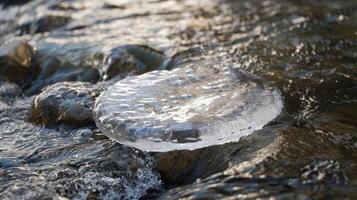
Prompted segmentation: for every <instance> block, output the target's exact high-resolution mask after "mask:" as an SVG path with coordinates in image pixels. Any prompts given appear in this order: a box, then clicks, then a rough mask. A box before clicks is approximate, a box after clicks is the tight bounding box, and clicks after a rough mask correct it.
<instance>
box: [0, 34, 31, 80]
mask: <svg viewBox="0 0 357 200" xmlns="http://www.w3.org/2000/svg"><path fill="white" fill-rule="evenodd" d="M35 71H36V66H35V64H34V49H33V48H32V47H31V46H30V45H29V44H28V43H27V42H24V41H13V42H11V43H8V44H5V45H3V46H1V47H0V78H1V79H2V80H5V81H10V82H15V83H16V84H18V85H20V86H23V85H25V84H26V83H29V82H30V81H31V80H32V78H33V76H34V75H35Z"/></svg>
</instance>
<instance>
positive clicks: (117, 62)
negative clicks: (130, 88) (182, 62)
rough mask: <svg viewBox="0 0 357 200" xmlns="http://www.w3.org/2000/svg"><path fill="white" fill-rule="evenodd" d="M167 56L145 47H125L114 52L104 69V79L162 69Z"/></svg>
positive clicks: (120, 47)
mask: <svg viewBox="0 0 357 200" xmlns="http://www.w3.org/2000/svg"><path fill="white" fill-rule="evenodd" d="M166 59H167V58H166V56H165V55H164V54H163V53H162V52H161V51H158V50H155V49H153V48H150V47H148V46H145V45H124V46H119V47H117V48H115V49H113V50H112V53H111V54H110V56H109V57H108V59H107V61H106V66H105V67H104V69H103V79H104V80H107V79H111V78H113V77H115V76H120V77H125V76H127V75H129V74H142V73H145V72H148V71H152V70H155V69H160V68H162V65H163V64H164V62H165V61H166Z"/></svg>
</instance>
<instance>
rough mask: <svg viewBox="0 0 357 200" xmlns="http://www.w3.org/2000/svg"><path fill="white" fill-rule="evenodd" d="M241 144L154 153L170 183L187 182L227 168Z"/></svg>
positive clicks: (162, 175)
mask: <svg viewBox="0 0 357 200" xmlns="http://www.w3.org/2000/svg"><path fill="white" fill-rule="evenodd" d="M239 148H241V147H240V145H237V144H236V143H228V144H224V145H219V146H211V147H206V148H203V149H197V150H194V151H189V150H176V151H170V152H165V153H153V154H154V157H155V159H156V160H157V170H158V172H159V173H160V174H161V177H162V179H163V180H164V182H165V183H166V184H168V185H171V184H187V183H192V182H194V181H195V180H196V179H197V178H205V177H207V176H209V175H211V174H213V173H216V172H219V171H221V170H223V169H225V168H227V166H228V163H229V161H230V159H231V155H232V154H233V153H234V152H235V151H237V150H239Z"/></svg>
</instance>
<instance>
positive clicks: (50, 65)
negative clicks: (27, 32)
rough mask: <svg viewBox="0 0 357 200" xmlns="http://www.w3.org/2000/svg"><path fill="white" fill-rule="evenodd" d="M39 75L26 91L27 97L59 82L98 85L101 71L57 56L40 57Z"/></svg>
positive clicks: (38, 58) (38, 57)
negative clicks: (77, 64) (74, 63)
mask: <svg viewBox="0 0 357 200" xmlns="http://www.w3.org/2000/svg"><path fill="white" fill-rule="evenodd" d="M37 60H38V62H39V75H38V76H37V77H36V79H35V80H34V81H33V82H32V84H31V86H30V87H29V88H28V89H27V90H26V91H25V94H26V95H34V94H38V93H39V92H40V91H41V89H42V88H44V87H46V86H48V85H52V84H55V83H58V82H65V81H81V82H90V83H96V82H97V81H98V80H99V71H98V70H97V69H95V68H93V67H89V66H76V65H73V64H71V63H68V62H65V61H62V60H61V59H59V58H57V57H55V56H45V55H38V56H37Z"/></svg>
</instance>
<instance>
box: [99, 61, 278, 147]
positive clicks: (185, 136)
mask: <svg viewBox="0 0 357 200" xmlns="http://www.w3.org/2000/svg"><path fill="white" fill-rule="evenodd" d="M282 107H283V104H282V100H281V96H280V93H279V92H278V91H277V90H276V89H274V88H271V87H269V86H268V85H266V84H264V83H263V82H262V81H261V80H260V79H259V78H257V77H255V76H253V75H250V74H248V73H246V72H244V71H242V70H240V69H237V68H235V67H234V66H225V67H215V66H206V65H196V66H193V65H188V66H185V67H181V68H176V69H173V70H171V71H166V70H157V71H152V72H149V73H146V74H143V75H139V76H132V77H127V78H126V79H123V80H121V81H119V82H117V83H116V84H114V85H112V86H111V87H109V88H108V89H107V90H106V91H104V92H103V93H102V94H101V95H100V96H99V97H98V98H97V100H96V104H95V109H94V118H95V120H96V124H97V125H98V127H99V128H100V129H101V130H102V131H103V133H104V134H105V135H107V136H108V137H110V138H113V139H114V140H116V141H118V142H119V143H122V144H124V145H129V146H132V147H135V148H138V149H141V150H144V151H156V152H165V151H171V150H176V149H189V150H193V149H197V148H202V147H206V146H211V145H217V144H223V143H227V142H234V141H238V140H239V138H241V137H242V136H245V135H248V134H250V133H252V132H253V131H255V130H258V129H261V128H262V127H263V126H264V125H266V124H267V123H268V122H270V121H271V120H273V119H274V118H275V117H276V116H277V115H279V113H280V112H281V110H282Z"/></svg>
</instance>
